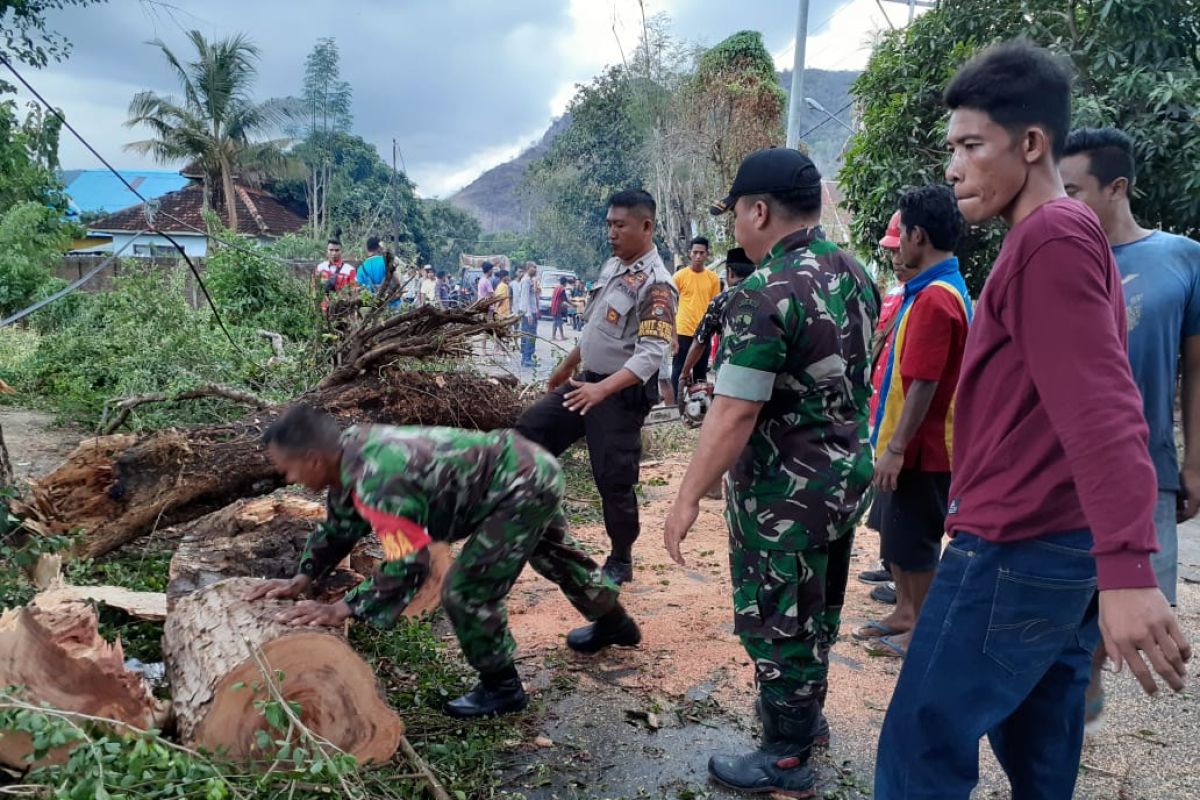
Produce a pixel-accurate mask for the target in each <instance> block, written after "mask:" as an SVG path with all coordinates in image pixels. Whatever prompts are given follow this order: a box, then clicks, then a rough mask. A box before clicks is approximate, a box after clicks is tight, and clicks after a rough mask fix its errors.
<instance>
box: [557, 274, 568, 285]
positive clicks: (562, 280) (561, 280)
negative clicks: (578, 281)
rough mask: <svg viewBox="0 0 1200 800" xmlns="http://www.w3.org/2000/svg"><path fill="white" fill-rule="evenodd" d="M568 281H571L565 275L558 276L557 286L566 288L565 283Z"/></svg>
mask: <svg viewBox="0 0 1200 800" xmlns="http://www.w3.org/2000/svg"><path fill="white" fill-rule="evenodd" d="M569 280H571V279H570V278H568V277H567V276H566V275H561V276H559V279H558V285H559V286H566V285H567V281H569Z"/></svg>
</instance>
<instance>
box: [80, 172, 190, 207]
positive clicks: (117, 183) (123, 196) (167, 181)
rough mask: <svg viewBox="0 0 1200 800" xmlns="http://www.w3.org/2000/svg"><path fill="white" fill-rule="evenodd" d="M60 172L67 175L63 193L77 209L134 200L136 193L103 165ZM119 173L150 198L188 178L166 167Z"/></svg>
mask: <svg viewBox="0 0 1200 800" xmlns="http://www.w3.org/2000/svg"><path fill="white" fill-rule="evenodd" d="M72 172H73V173H74V174H71V173H64V175H63V178H64V180H66V179H67V178H68V177H69V178H70V180H69V182H68V183H67V196H68V197H70V198H71V202H72V203H73V204H74V206H75V208H76V209H77V210H79V211H80V212H94V211H100V212H104V211H108V212H113V211H118V210H120V209H122V208H128V207H129V205H130V204H131V203H136V202H138V198H137V195H135V194H134V193H133V192H131V191H129V189H128V187H126V186H125V184H123V183H121V179H120V178H118V177H117V176H116V175H114V174H112V173H111V172H109V171H108V170H106V169H85V170H72ZM120 173H121V177H123V178H124V179H125V180H127V181H129V182H130V183H131V184H133V188H135V189H137V190H138V191H139V192H140V193H141V194H142V196H143V197H148V198H150V199H151V200H153V199H154V198H155V197H161V196H162V195H164V194H166V193H167V192H173V191H175V190H177V189H182V188H183V187H184V186H187V185H188V179H187V178H185V177H183V176H182V175H180V174H179V173H178V172H170V171H166V170H121V171H120Z"/></svg>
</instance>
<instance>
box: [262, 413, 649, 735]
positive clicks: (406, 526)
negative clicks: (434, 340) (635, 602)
mask: <svg viewBox="0 0 1200 800" xmlns="http://www.w3.org/2000/svg"><path fill="white" fill-rule="evenodd" d="M263 440H264V441H265V442H266V444H267V453H268V455H269V456H270V458H271V461H272V462H273V463H274V464H275V466H276V467H277V468H278V469H279V470H280V471H281V472H283V473H284V474H285V475H286V476H287V480H288V482H289V483H300V484H303V485H304V486H306V487H307V488H309V489H311V490H312V491H315V492H320V491H324V490H326V489H328V490H329V495H328V499H327V500H326V517H325V520H324V521H323V522H321V524H319V525H318V526H317V528H316V530H314V531H313V533H312V535H311V536H309V538H308V542H307V544H306V545H305V547H304V554H303V555H302V556H301V558H300V569H299V572H298V573H297V575H296V577H294V578H291V579H281V580H275V581H267V582H265V583H262V584H260V585H259V586H258V587H256V588H254V589H252V590H251V591H250V592H248V593H247V595H246V599H248V600H254V599H258V598H260V597H275V598H289V597H297V596H299V595H300V594H301V593H303V592H304V591H305V590H307V589H308V588H309V587H310V586H311V585H312V583H313V581H314V580H315V579H317V578H320V577H321V576H322V575H324V574H325V573H326V572H328V571H329V570H331V569H333V567H334V566H335V565H336V564H337V563H338V562H339V561H341V560H342V559H343V558H345V557H346V555H347V554H348V553H349V552H350V550H351V549H352V548H353V547H354V543H355V542H357V541H358V540H359V539H361V538H362V537H364V536H366V535H367V534H369V533H372V532H374V533H375V534H376V535H377V536H378V537H379V541H380V543H381V544H382V545H383V561H382V562H381V563H380V565H379V569H378V571H377V572H376V574H375V575H373V576H371V577H370V578H368V579H367V580H366V581H364V582H362V583H360V584H359V585H358V586H357V587H355V588H354V589H353V590H351V592H350V593H349V594H347V595H346V596H345V597H344V598H343V599H342V600H339V601H338V602H336V603H320V602H316V601H303V602H300V603H297V604H296V605H295V606H293V607H292V608H290V609H288V610H286V611H284V612H282V613H281V614H280V621H281V622H286V623H290V624H292V625H335V626H336V625H340V624H342V622H343V621H345V620H346V619H347V618H348V617H351V616H353V617H355V618H357V619H361V620H364V621H367V622H372V623H374V624H376V625H381V626H390V625H393V624H395V622H396V621H397V620H398V619H399V618H400V616H401V615H402V614H403V612H404V609H405V607H406V606H408V604H409V603H410V602H412V599H413V598H414V597H415V596H416V594H417V592H418V590H419V589H420V588H421V584H422V583H424V581H425V579H426V577H427V576H428V575H429V567H430V555H429V548H428V547H427V545H428V544H429V543H430V542H431V541H442V542H454V541H463V546H462V550H461V552H460V553H459V555H458V558H457V559H456V561H455V564H454V566H453V567H452V568H451V570H450V571H449V572H448V573H447V575H446V582H445V584H443V586H442V607H443V608H445V610H446V616H448V617H449V618H450V623H451V625H453V627H454V633H455V634H456V635H457V636H458V641H459V644H461V645H462V649H463V654H464V655H465V656H466V657H467V661H468V662H469V663H470V664H471V666H472V667H474V668H475V669H476V670H477V671H478V672H479V683H478V684H477V685H476V686H475V688H474V689H472V690H471V691H470V692H468V693H467V694H465V695H463V696H462V697H459V698H457V699H455V700H451V701H450V702H449V703H447V704H446V713H448V714H450V715H451V716H454V717H460V718H470V717H481V716H487V715H491V714H503V713H510V712H514V711H520V710H521V709H523V708H524V707H525V705H526V703H527V702H528V699H527V697H526V695H525V689H524V688H523V687H522V686H521V678H520V675H518V674H517V668H516V665H515V664H514V662H513V652H514V650H515V649H516V643H515V642H514V641H513V638H512V634H510V633H509V630H508V622H507V621H508V614H507V612H506V610H505V606H504V599H505V597H506V596H507V595H508V592H509V590H511V589H512V586H513V584H514V583H515V582H516V580H517V576H518V575H520V574H521V570H522V569H523V568H524V567H525V564H526V562H528V563H529V564H530V565H531V566H532V567H533V568H534V569H535V570H537V572H538V573H539V574H541V575H542V576H544V577H545V578H547V579H548V580H550V581H551V582H553V583H555V584H556V585H558V587H559V588H560V589H562V591H563V593H564V594H565V595H566V596H567V599H568V600H570V601H571V604H572V605H574V606H575V608H576V609H577V610H578V611H579V612H580V613H581V614H583V615H584V616H585V617H586V618H587V619H589V620H595V621H596V624H595V625H588V626H586V627H583V628H577V629H576V630H574V631H571V633H570V634H568V635H567V645H568V646H569V647H570V648H571V649H573V650H576V651H579V652H584V653H594V652H596V651H597V650H599V649H601V648H603V647H607V646H608V645H613V644H617V645H626V646H633V645H636V644H637V643H638V642H639V641H640V640H641V633H640V632H639V631H638V626H637V624H636V623H635V622H634V621H633V620H632V619H630V618H629V616H628V615H627V614H626V613H625V610H624V609H623V608H622V607H621V604H620V603H619V602H618V601H617V598H618V594H619V591H620V590H619V589H618V588H617V586H616V585H615V584H614V583H612V581H610V580H608V579H606V578H605V577H604V575H603V573H602V572H601V570H600V568H599V567H598V566H597V565H596V563H595V562H594V561H592V559H591V558H589V557H588V555H587V554H586V553H584V552H583V550H581V549H580V547H579V545H577V544H576V543H575V541H574V540H573V539H572V538H571V536H570V534H569V533H568V532H567V522H566V518H565V517H564V516H563V510H562V496H563V475H562V469H561V467H559V464H558V461H557V460H556V459H555V458H554V457H552V456H551V455H550V454H549V453H547V452H546V451H545V450H543V449H542V448H541V447H538V446H537V445H535V444H533V443H531V442H528V441H526V440H525V439H522V438H521V437H520V436H516V435H514V434H513V432H512V431H507V430H501V431H487V432H481V431H466V430H458V429H455V428H422V427H392V426H388V425H364V426H359V427H353V428H350V429H349V430H347V431H346V432H345V433H344V434H343V433H341V432H340V431H339V430H338V426H337V423H335V422H334V421H333V418H332V417H330V416H329V415H328V414H325V413H324V412H322V411H316V410H314V409H311V408H306V407H304V406H293V407H292V408H290V409H288V410H287V411H286V412H284V414H283V415H282V416H280V417H279V419H277V420H275V422H273V423H272V424H271V426H270V427H269V428H267V430H266V432H265V433H264V434H263Z"/></svg>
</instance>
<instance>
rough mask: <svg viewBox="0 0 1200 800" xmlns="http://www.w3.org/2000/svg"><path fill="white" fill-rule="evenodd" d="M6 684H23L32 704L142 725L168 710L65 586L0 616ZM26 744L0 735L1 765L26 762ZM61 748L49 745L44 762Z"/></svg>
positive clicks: (1, 675) (58, 757)
mask: <svg viewBox="0 0 1200 800" xmlns="http://www.w3.org/2000/svg"><path fill="white" fill-rule="evenodd" d="M12 685H19V686H24V687H25V691H26V695H25V696H26V699H28V700H30V701H32V702H34V703H48V704H50V705H51V706H53V707H55V708H58V709H62V710H64V711H74V712H77V713H81V714H88V715H92V716H97V717H104V718H105V719H112V720H117V721H120V722H124V723H127V724H129V725H132V726H134V727H136V728H142V729H149V728H156V727H161V726H162V724H163V723H164V722H165V720H166V714H167V711H168V707H167V705H166V703H165V702H164V701H159V700H156V699H155V698H154V696H153V694H151V692H150V687H149V686H148V685H147V684H146V682H145V681H144V680H143V679H142V677H141V676H140V675H138V674H137V673H134V672H130V671H129V670H127V669H125V655H124V652H123V651H122V648H121V642H120V640H118V641H116V642H114V643H112V644H109V643H108V642H106V641H105V640H104V639H103V638H102V637H101V636H100V634H99V633H98V631H97V620H96V612H95V610H94V609H93V608H92V606H91V605H90V604H88V603H87V602H86V601H84V600H82V599H80V598H78V597H76V596H75V595H74V594H72V593H71V591H70V589H69V588H68V589H66V590H61V591H60V590H54V589H51V590H50V591H46V592H42V593H41V594H39V595H38V596H37V597H35V598H34V600H33V602H32V603H30V604H29V605H28V606H26V607H24V608H15V609H11V610H9V611H6V612H4V614H3V616H0V686H12ZM31 751H32V747H31V741H30V739H29V737H28V735H26V734H23V733H8V734H3V735H2V736H0V762H3V763H4V764H7V765H9V766H12V767H18V768H23V767H26V766H28V765H27V764H26V763H25V757H26V756H27V755H29V753H30V752H31ZM67 752H68V748H65V747H63V748H59V749H57V750H55V751H52V752H51V754H50V755H49V756H48V757H47V761H50V762H61V761H63V760H65V758H66V755H67ZM41 763H45V762H41Z"/></svg>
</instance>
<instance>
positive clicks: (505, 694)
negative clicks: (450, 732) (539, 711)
mask: <svg viewBox="0 0 1200 800" xmlns="http://www.w3.org/2000/svg"><path fill="white" fill-rule="evenodd" d="M527 705H529V696H528V695H527V694H525V687H524V686H522V685H521V676H520V675H518V674H517V668H516V667H514V666H510V667H508V668H507V669H504V670H501V671H499V672H494V673H491V674H489V675H481V676H480V680H479V683H477V684H475V688H474V689H472V690H471V691H469V692H467V693H466V694H464V695H463V696H462V697H459V698H457V699H455V700H451V701H450V702H448V703H446V713H447V714H448V715H450V716H451V717H457V718H458V719H477V718H479V717H491V716H495V715H496V714H515V713H516V712H518V711H523V710H524V709H525V706H527Z"/></svg>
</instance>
